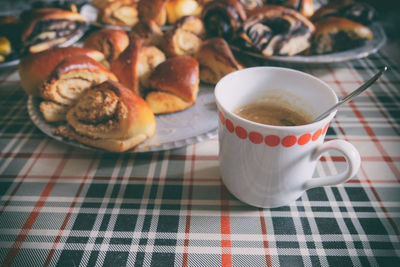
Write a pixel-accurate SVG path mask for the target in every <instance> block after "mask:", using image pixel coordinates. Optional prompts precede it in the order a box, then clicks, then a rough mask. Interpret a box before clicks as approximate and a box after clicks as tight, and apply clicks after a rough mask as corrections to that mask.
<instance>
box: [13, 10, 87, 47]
mask: <svg viewBox="0 0 400 267" xmlns="http://www.w3.org/2000/svg"><path fill="white" fill-rule="evenodd" d="M20 20H21V25H23V28H22V33H21V41H22V45H23V46H24V50H26V51H28V52H30V53H37V52H41V51H43V50H46V49H49V48H51V47H54V46H58V45H61V44H63V43H65V42H66V41H67V40H69V39H70V38H72V37H74V36H76V35H79V34H81V33H83V32H84V31H86V29H87V28H88V26H89V24H88V22H87V20H86V19H85V18H84V17H83V16H81V15H80V14H79V13H75V12H71V11H67V10H63V9H58V8H39V9H32V10H29V11H25V12H23V13H22V14H21V16H20Z"/></svg>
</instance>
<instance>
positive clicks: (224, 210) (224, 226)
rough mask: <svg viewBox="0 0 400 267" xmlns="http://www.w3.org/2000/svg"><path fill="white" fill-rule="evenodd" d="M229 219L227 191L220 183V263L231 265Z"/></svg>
mask: <svg viewBox="0 0 400 267" xmlns="http://www.w3.org/2000/svg"><path fill="white" fill-rule="evenodd" d="M230 234H231V219H230V216H229V193H228V191H227V189H226V188H225V187H224V186H222V185H221V236H222V239H221V251H222V254H221V265H222V266H232V251H231V247H232V243H231V240H230Z"/></svg>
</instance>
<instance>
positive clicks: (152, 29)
mask: <svg viewBox="0 0 400 267" xmlns="http://www.w3.org/2000/svg"><path fill="white" fill-rule="evenodd" d="M129 35H130V36H131V37H132V38H134V39H141V40H142V43H143V45H155V46H159V45H160V43H161V40H162V37H163V32H162V30H161V28H160V26H159V25H158V24H157V23H156V22H155V21H153V20H148V21H139V22H138V23H137V24H136V25H135V26H133V27H132V30H131V31H130V32H129Z"/></svg>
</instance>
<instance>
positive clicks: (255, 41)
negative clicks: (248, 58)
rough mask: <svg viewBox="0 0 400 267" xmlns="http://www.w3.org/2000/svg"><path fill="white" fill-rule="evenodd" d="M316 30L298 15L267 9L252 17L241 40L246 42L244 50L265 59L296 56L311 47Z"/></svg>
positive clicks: (252, 14)
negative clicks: (255, 52)
mask: <svg viewBox="0 0 400 267" xmlns="http://www.w3.org/2000/svg"><path fill="white" fill-rule="evenodd" d="M250 14H251V16H250ZM314 30H315V27H314V25H313V24H312V23H311V22H310V21H309V20H308V19H307V18H306V17H304V16H303V15H301V14H300V13H299V12H297V11H295V10H293V9H289V8H285V7H282V6H275V5H266V6H262V7H260V8H255V9H253V10H252V11H251V13H249V18H248V19H247V20H246V21H245V22H244V23H243V25H242V27H241V29H240V38H241V39H243V40H244V46H246V47H250V48H252V49H254V50H256V51H259V52H261V53H262V54H263V55H264V56H267V57H269V56H272V55H288V56H293V55H296V54H298V53H300V52H302V51H304V50H306V49H307V48H309V47H310V44H311V43H310V38H311V36H312V34H313V32H314Z"/></svg>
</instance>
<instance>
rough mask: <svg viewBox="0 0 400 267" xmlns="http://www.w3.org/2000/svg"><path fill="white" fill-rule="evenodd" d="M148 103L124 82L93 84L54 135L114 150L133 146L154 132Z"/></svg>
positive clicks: (121, 150)
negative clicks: (65, 123) (65, 122)
mask: <svg viewBox="0 0 400 267" xmlns="http://www.w3.org/2000/svg"><path fill="white" fill-rule="evenodd" d="M155 127H156V121H155V117H154V114H153V112H152V111H151V109H150V108H149V106H148V104H147V103H146V102H145V101H144V100H143V99H142V98H141V97H140V96H139V95H137V94H135V93H134V92H132V91H131V90H130V89H128V88H126V87H125V86H123V85H122V84H120V83H118V82H113V81H110V80H108V81H105V82H103V83H101V84H98V85H95V86H92V87H90V88H89V89H88V90H86V92H85V93H84V94H83V95H82V97H81V98H80V99H79V101H78V102H77V103H76V105H74V106H73V107H72V108H71V109H70V110H69V111H68V113H67V125H62V126H59V127H58V128H57V129H56V131H55V134H56V135H60V136H62V137H64V138H68V139H72V140H77V141H79V142H81V143H83V144H86V145H89V146H93V147H98V148H101V149H105V150H107V151H111V152H123V151H126V150H128V149H131V148H133V147H134V146H136V145H138V144H139V143H141V142H143V141H144V140H146V139H147V138H148V137H150V136H152V135H153V134H154V131H155Z"/></svg>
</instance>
